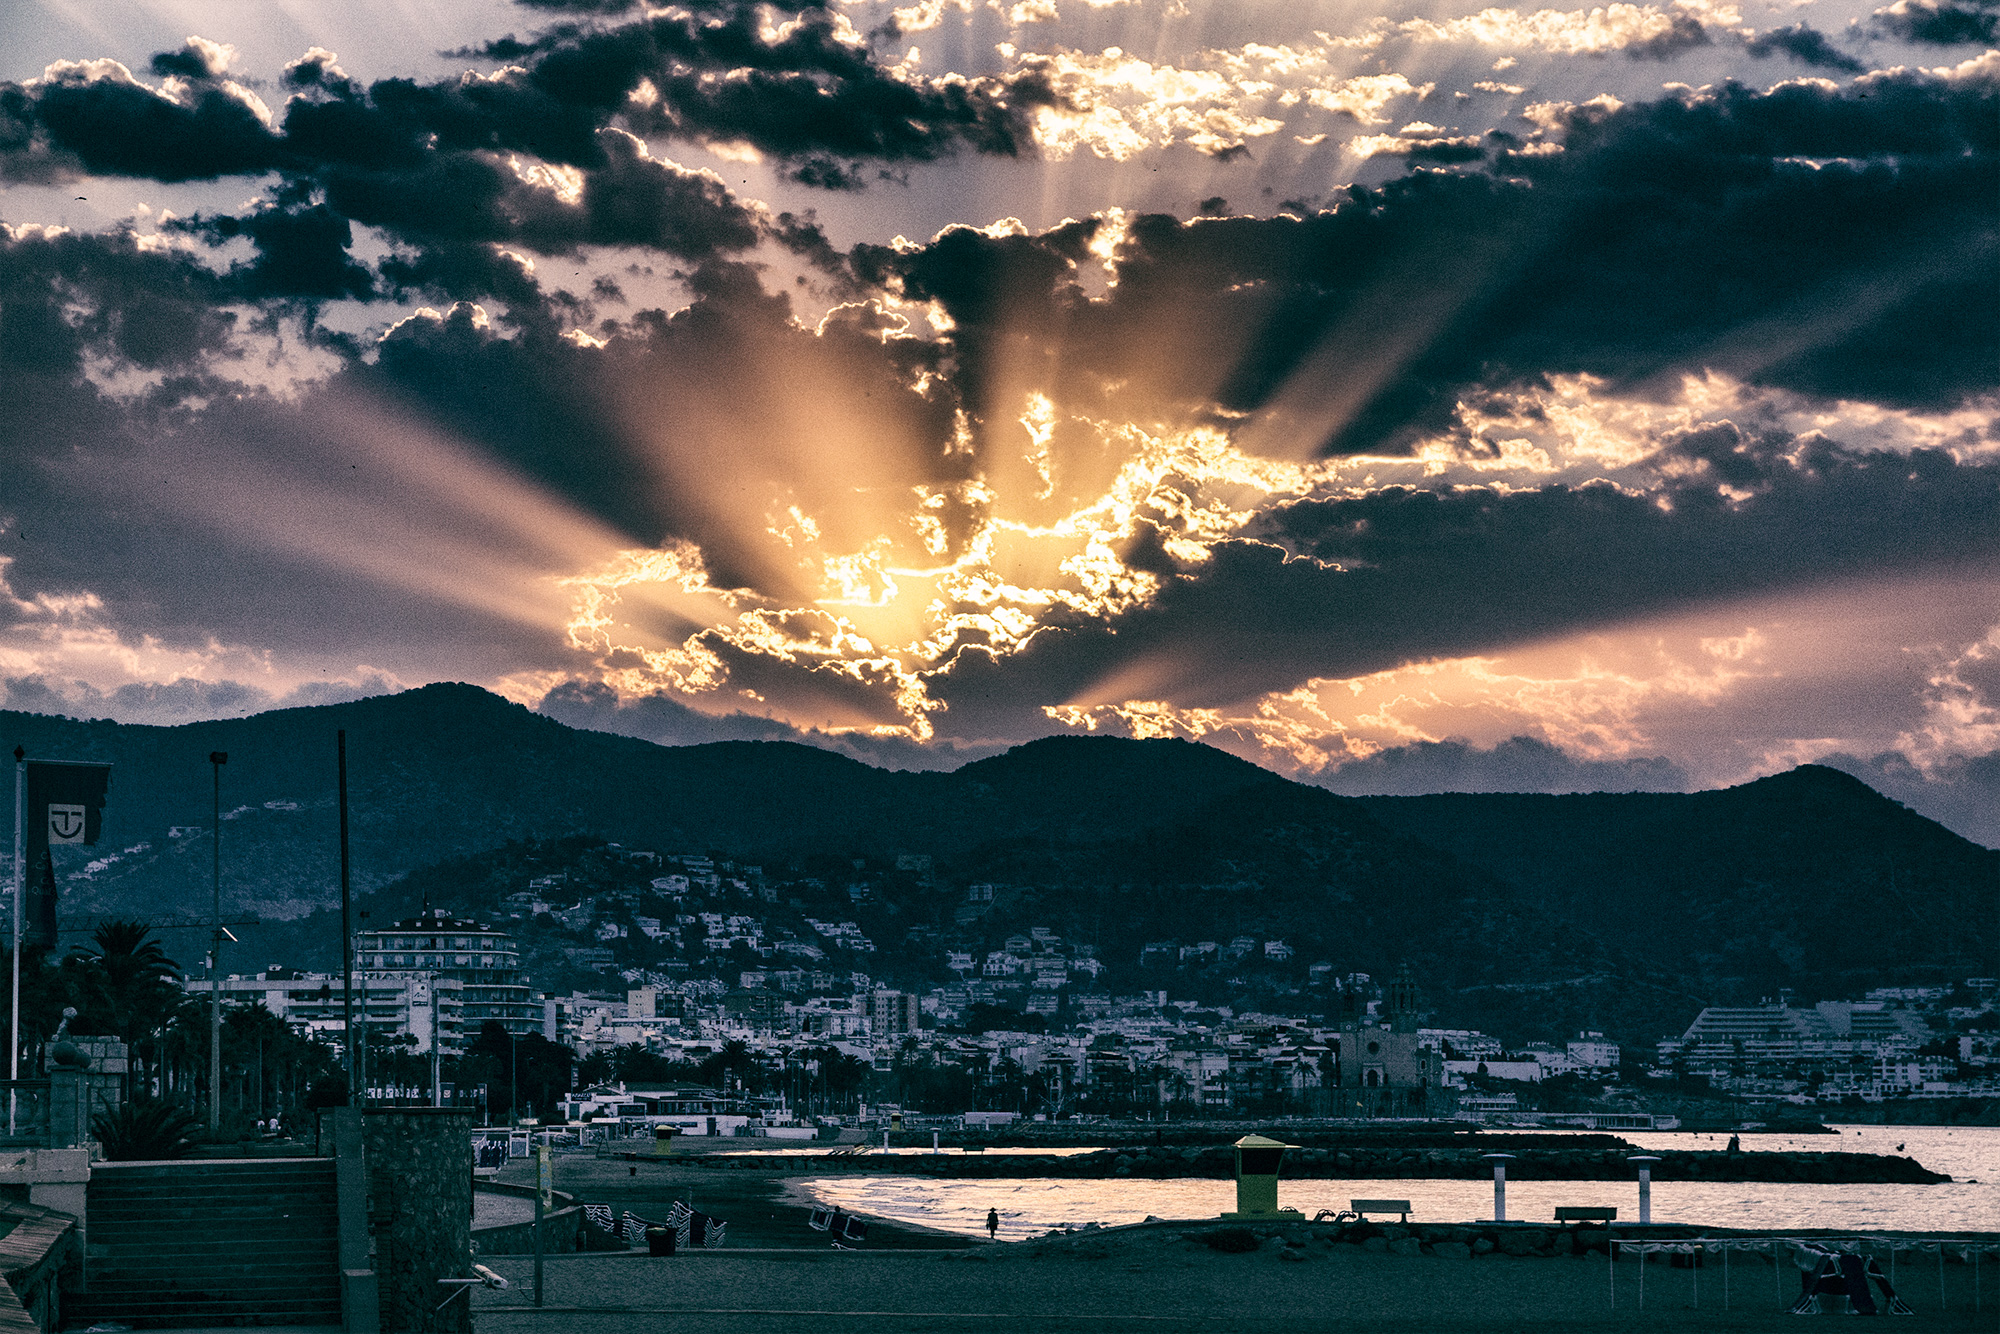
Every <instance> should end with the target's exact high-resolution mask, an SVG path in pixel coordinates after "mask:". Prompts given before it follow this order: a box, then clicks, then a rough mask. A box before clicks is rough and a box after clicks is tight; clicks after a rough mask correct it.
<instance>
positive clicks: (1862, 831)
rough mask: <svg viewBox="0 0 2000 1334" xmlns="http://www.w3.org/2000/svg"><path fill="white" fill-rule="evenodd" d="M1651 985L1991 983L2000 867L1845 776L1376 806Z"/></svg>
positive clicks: (1376, 811)
mask: <svg viewBox="0 0 2000 1334" xmlns="http://www.w3.org/2000/svg"><path fill="white" fill-rule="evenodd" d="M1359 802H1360V804H1361V805H1362V806H1363V807H1364V808H1365V809H1367V810H1368V811H1369V812H1370V813H1371V814H1372V815H1374V816H1375V817H1376V818H1378V819H1379V820H1381V821H1382V823H1383V824H1385V825H1387V826H1388V827H1390V828H1392V829H1396V830H1400V831H1401V832H1403V833H1406V834H1409V835H1410V836H1412V837H1415V838H1419V839H1421V840H1423V841H1424V842H1425V843H1427V844H1428V845H1430V846H1431V847H1434V848H1437V849H1438V850H1440V851H1442V852H1446V853H1449V854H1450V855H1452V856H1453V857H1455V858H1457V859H1458V860H1460V861H1462V862H1464V863H1466V864H1467V865H1469V866H1474V867H1478V868H1479V869H1481V870H1484V871H1486V872H1488V873H1490V874H1492V875H1494V876H1496V877H1498V878H1499V879H1502V880H1504V881H1507V882H1508V883H1510V884H1513V885H1515V886H1518V887H1520V888H1521V889H1522V890H1523V891H1527V892H1532V894H1533V895H1534V897H1535V898H1536V899H1537V900H1538V901H1539V902H1540V903H1541V904H1542V905H1543V906H1544V907H1545V908H1547V909H1548V910H1549V911H1550V912H1552V913H1554V914H1555V915H1556V916H1558V917H1560V918H1562V919H1563V920H1564V921H1568V922H1572V923H1575V924H1576V925H1577V926H1578V927H1579V928H1581V929H1583V930H1586V931H1588V932H1590V933H1591V934H1592V935H1593V936H1594V937H1596V938H1597V939H1598V940H1600V941H1602V942H1603V943H1604V944H1605V946H1606V947H1608V948H1609V949H1610V950H1611V951H1612V953H1613V955H1614V956H1615V957H1616V958H1617V959H1618V960H1619V961H1620V962H1621V963H1622V964H1625V965H1627V966H1629V967H1630V968H1631V969H1633V970H1635V971H1636V972H1637V973H1638V974H1639V975H1641V976H1650V977H1653V978H1655V979H1657V980H1659V981H1661V982H1664V983H1666V984H1669V985H1674V986H1678V987H1680V988H1683V989H1686V990H1688V991H1690V992H1699V993H1700V994H1702V995H1704V996H1711V995H1712V996H1714V997H1716V998H1717V999H1719V1000H1720V999H1728V1000H1736V1001H1741V1002H1752V1001H1755V1000H1757V999H1758V998H1759V997H1760V996H1764V995H1771V994H1774V993H1775V992H1776V990H1777V989H1778V988H1779V987H1781V986H1789V987H1794V988H1796V989H1798V990H1799V991H1800V992H1801V993H1802V994H1804V993H1808V992H1813V993H1818V994H1824V995H1841V994H1851V993H1857V992H1858V991H1859V990H1863V989H1866V988H1867V987H1872V986H1884V985H1892V984H1895V983H1898V982H1908V981H1916V980H1919V978H1920V976H1921V978H1922V979H1923V980H1929V979H1932V978H1934V977H1936V976H1937V975H1939V972H1940V970H1941V971H1942V972H1943V973H1944V974H1945V975H1952V976H1959V977H1963V976H1965V975H1966V974H1968V973H1984V974H1988V975H1990V974H1991V973H1992V972H1993V970H1994V964H1995V956H1996V933H1995V929H1994V927H1995V903H1996V894H2000V853H1996V852H1993V851H1991V850H1988V849H1985V848H1981V847H1979V846H1978V845H1977V844H1974V843H1971V842H1968V841H1967V840H1965V839H1963V838H1960V837H1959V836H1958V835H1956V834H1953V833H1952V832H1950V831H1949V830H1947V829H1944V828H1943V827H1942V826H1940V825H1938V824H1936V823H1935V822H1933V821H1931V820H1928V819H1926V818H1924V817H1923V816H1921V815H1918V814H1916V813H1915V812H1914V811H1911V810H1908V809H1906V808H1905V807H1903V806H1901V805H1898V804H1897V803H1896V802H1893V801H1890V800H1888V799H1887V798H1885V797H1883V796H1881V795H1880V794H1878V793H1876V792H1875V791H1873V790H1872V789H1870V788H1869V787H1868V786H1867V785H1866V784H1864V783H1862V782H1861V781H1860V780H1859V779H1856V778H1853V777H1851V776H1849V775H1847V774H1844V773H1841V772H1840V771H1839V770H1836V769H1828V768H1823V767H1821V766H1819V765H1803V766H1801V767H1799V768H1797V769H1794V770H1792V771H1790V772H1789V773H1783V774H1776V775H1773V776H1771V777H1769V778H1761V779H1758V780H1757V781H1755V782H1751V783H1745V784H1743V785H1741V786H1739V787H1733V788H1727V789H1724V790H1721V791H1713V792H1694V793H1687V794H1660V793H1628V794H1618V795H1607V794H1601V793H1599V794H1591V795H1578V796H1561V797H1553V796H1540V795H1522V794H1509V795H1477V796H1473V795H1463V794H1448V795H1441V796H1429V797H1364V798H1360V799H1359Z"/></svg>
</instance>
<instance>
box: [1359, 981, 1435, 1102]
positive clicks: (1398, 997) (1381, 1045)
mask: <svg viewBox="0 0 2000 1334" xmlns="http://www.w3.org/2000/svg"><path fill="white" fill-rule="evenodd" d="M1417 999H1418V998H1417V982H1416V979H1415V978H1414V977H1413V976H1411V973H1410V967H1409V965H1408V964H1405V965H1403V967H1402V968H1401V969H1400V970H1398V972H1397V973H1396V978H1395V980H1394V981H1392V982H1391V983H1390V984H1389V986H1388V988H1387V989H1386V990H1385V991H1384V992H1383V996H1382V1004H1381V1006H1380V1007H1379V1013H1378V1014H1377V1015H1375V1016H1373V1017H1371V1016H1370V1015H1369V1014H1368V1005H1367V1002H1366V1001H1365V1000H1364V999H1363V998H1362V997H1361V996H1360V995H1358V994H1357V993H1355V992H1353V991H1349V990H1346V989H1343V990H1342V991H1341V993H1340V1010H1339V1023H1340V1037H1339V1039H1338V1042H1337V1046H1336V1049H1335V1051H1334V1052H1333V1060H1334V1070H1335V1074H1336V1081H1335V1082H1336V1083H1337V1085H1338V1090H1337V1092H1336V1093H1335V1096H1334V1115H1336V1116H1436V1115H1442V1114H1445V1113H1447V1112H1448V1111H1449V1108H1448V1106H1447V1105H1446V1104H1447V1103H1448V1101H1449V1095H1448V1094H1446V1093H1445V1092H1444V1088H1443V1085H1444V1058H1443V1055H1442V1054H1441V1053H1440V1052H1438V1051H1436V1050H1435V1049H1433V1048H1430V1047H1424V1046H1419V1045H1418V1042H1417Z"/></svg>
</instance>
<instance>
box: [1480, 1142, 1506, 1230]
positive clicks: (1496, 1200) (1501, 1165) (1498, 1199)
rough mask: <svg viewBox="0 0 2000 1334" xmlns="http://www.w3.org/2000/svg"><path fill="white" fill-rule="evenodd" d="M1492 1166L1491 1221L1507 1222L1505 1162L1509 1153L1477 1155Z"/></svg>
mask: <svg viewBox="0 0 2000 1334" xmlns="http://www.w3.org/2000/svg"><path fill="white" fill-rule="evenodd" d="M1479 1156H1480V1157H1481V1158H1484V1159H1485V1160H1486V1161H1487V1162H1489V1163H1492V1164H1493V1221H1494V1222H1496V1223H1504V1222H1506V1221H1507V1160H1508V1159H1509V1158H1512V1157H1513V1156H1514V1155H1513V1154H1511V1153H1482V1154H1480V1155H1479Z"/></svg>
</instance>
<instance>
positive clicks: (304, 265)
mask: <svg viewBox="0 0 2000 1334" xmlns="http://www.w3.org/2000/svg"><path fill="white" fill-rule="evenodd" d="M192 230H197V231H203V232H206V233H207V234H208V235H210V236H211V237H213V238H214V239H216V240H218V241H226V240H228V239H230V238H232V237H236V236H247V237H248V238H250V241H251V243H252V244H254V245H255V246H256V247H257V258H256V260H255V261H254V262H253V263H251V264H249V265H247V266H245V267H244V268H243V269H242V270H241V271H240V273H238V274H237V275H236V276H237V277H238V278H239V279H240V287H241V289H242V290H243V291H244V293H245V294H246V295H248V296H249V297H251V298H252V299H253V300H266V299H271V298H280V299H286V298H290V299H301V300H320V301H330V300H338V299H340V298H342V297H352V298H355V299H357V300H365V299H367V298H368V297H370V296H372V295H373V294H374V281H373V279H372V278H370V277H369V274H368V270H367V269H365V268H363V267H362V266H361V265H359V264H357V263H356V262H355V261H354V258H353V256H352V255H350V254H349V253H348V247H349V246H351V245H352V244H353V243H354V229H353V228H352V227H351V226H349V225H348V221H347V219H346V218H344V217H342V216H341V215H339V214H338V213H335V212H334V211H333V210H332V209H329V208H328V207H326V205H324V204H315V205H311V206H309V207H308V206H297V205H295V206H293V207H289V208H287V207H283V206H280V207H276V208H269V209H263V210H260V211H258V212H256V213H252V214H249V215H248V216H246V217H242V218H237V217H231V216H227V215H225V216H223V217H219V218H216V219H214V220H213V221H211V222H208V223H206V224H205V225H204V224H202V223H199V222H198V223H197V224H195V226H194V228H192Z"/></svg>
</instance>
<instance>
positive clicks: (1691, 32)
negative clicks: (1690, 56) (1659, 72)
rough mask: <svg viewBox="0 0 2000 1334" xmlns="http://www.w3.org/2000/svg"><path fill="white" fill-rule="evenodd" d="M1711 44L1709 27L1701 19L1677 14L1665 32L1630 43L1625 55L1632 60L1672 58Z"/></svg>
mask: <svg viewBox="0 0 2000 1334" xmlns="http://www.w3.org/2000/svg"><path fill="white" fill-rule="evenodd" d="M1709 45H1712V42H1711V40H1710V38H1709V35H1708V29H1706V28H1704V27H1702V26H1701V22H1700V20H1698V19H1695V18H1693V17H1692V16H1690V15H1687V14H1676V15H1674V16H1673V20H1672V22H1671V23H1669V24H1668V26H1667V30H1666V31H1665V32H1662V33H1656V34H1654V35H1653V36H1651V37H1648V38H1646V39H1645V40H1644V41H1638V42H1632V43H1630V44H1628V45H1627V46H1626V48H1625V55H1626V57H1627V58H1628V59H1632V60H1672V59H1673V58H1674V57H1676V56H1678V55H1680V54H1682V53H1683V52H1687V51H1692V50H1694V49H1695V48H1697V47H1702V46H1709Z"/></svg>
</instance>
